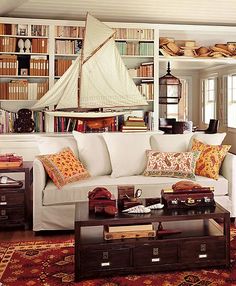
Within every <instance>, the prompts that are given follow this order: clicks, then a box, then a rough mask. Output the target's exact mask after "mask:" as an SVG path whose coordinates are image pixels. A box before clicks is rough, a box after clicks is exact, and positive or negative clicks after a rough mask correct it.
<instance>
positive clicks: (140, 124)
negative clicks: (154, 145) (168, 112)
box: [124, 120, 146, 127]
mask: <svg viewBox="0 0 236 286" xmlns="http://www.w3.org/2000/svg"><path fill="white" fill-rule="evenodd" d="M124 126H126V127H128V126H130V127H131V126H132V127H146V125H145V122H144V121H129V120H125V121H124Z"/></svg>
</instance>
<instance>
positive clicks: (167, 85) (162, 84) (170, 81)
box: [159, 62, 182, 104]
mask: <svg viewBox="0 0 236 286" xmlns="http://www.w3.org/2000/svg"><path fill="white" fill-rule="evenodd" d="M181 88H182V84H181V82H180V80H179V79H178V78H177V77H175V76H173V75H172V74H171V73H170V63H169V62H168V67H167V74H166V75H164V76H162V77H160V78H159V104H178V103H179V101H180V98H181Z"/></svg>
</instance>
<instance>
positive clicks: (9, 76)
mask: <svg viewBox="0 0 236 286" xmlns="http://www.w3.org/2000/svg"><path fill="white" fill-rule="evenodd" d="M0 78H26V79H27V78H49V76H47V75H0Z"/></svg>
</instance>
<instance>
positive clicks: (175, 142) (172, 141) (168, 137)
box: [150, 133, 193, 152]
mask: <svg viewBox="0 0 236 286" xmlns="http://www.w3.org/2000/svg"><path fill="white" fill-rule="evenodd" d="M192 136H193V133H187V134H164V135H161V134H155V135H152V136H151V138H150V143H151V148H152V150H155V151H159V152H186V151H187V150H188V146H189V142H190V139H191V137H192Z"/></svg>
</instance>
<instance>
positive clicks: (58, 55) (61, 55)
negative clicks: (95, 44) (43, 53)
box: [55, 53, 81, 57]
mask: <svg viewBox="0 0 236 286" xmlns="http://www.w3.org/2000/svg"><path fill="white" fill-rule="evenodd" d="M80 54H81V53H78V54H55V57H78V56H79V55H80Z"/></svg>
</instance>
